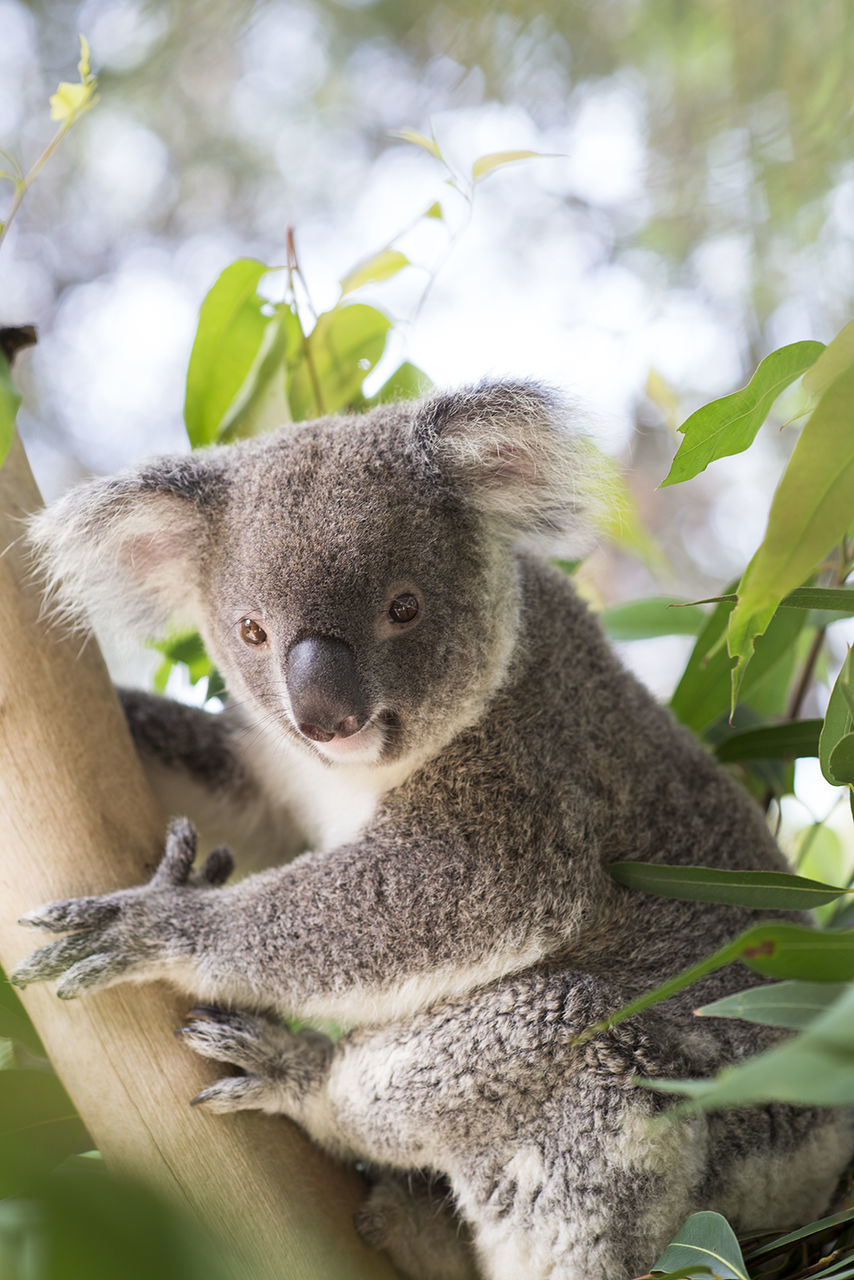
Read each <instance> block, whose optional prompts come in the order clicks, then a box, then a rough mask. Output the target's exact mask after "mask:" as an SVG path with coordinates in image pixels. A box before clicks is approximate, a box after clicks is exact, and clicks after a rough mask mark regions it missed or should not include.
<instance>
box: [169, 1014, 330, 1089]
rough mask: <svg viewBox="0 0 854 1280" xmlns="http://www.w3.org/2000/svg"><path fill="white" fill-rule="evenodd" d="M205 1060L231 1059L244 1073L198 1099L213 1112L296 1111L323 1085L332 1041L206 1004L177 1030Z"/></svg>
mask: <svg viewBox="0 0 854 1280" xmlns="http://www.w3.org/2000/svg"><path fill="white" fill-rule="evenodd" d="M175 1034H176V1035H177V1036H179V1037H180V1038H181V1039H182V1040H183V1041H184V1043H185V1044H187V1045H189V1047H190V1048H191V1049H194V1050H195V1051H196V1053H199V1054H201V1055H202V1057H203V1058H213V1059H214V1060H215V1061H216V1062H230V1063H232V1064H233V1065H234V1066H236V1067H240V1068H241V1070H242V1071H243V1072H244V1074H243V1075H240V1076H226V1077H225V1078H224V1079H223V1080H218V1081H217V1082H216V1084H213V1085H211V1086H210V1087H209V1088H207V1089H203V1090H202V1092H201V1093H200V1094H199V1095H198V1096H197V1097H195V1098H193V1106H204V1107H207V1108H209V1109H210V1110H211V1111H244V1110H247V1109H250V1110H253V1111H266V1112H268V1113H270V1114H277V1113H279V1112H285V1113H286V1114H290V1112H291V1110H292V1108H293V1103H294V1101H296V1100H298V1099H300V1098H303V1097H305V1096H306V1094H308V1093H311V1092H313V1091H314V1090H315V1089H317V1088H318V1087H319V1086H320V1084H321V1083H322V1081H323V1078H324V1076H325V1074H326V1072H327V1070H328V1067H329V1061H330V1058H331V1055H332V1043H331V1041H330V1040H329V1039H328V1037H327V1036H324V1035H321V1034H320V1032H318V1031H300V1032H298V1033H294V1032H293V1031H289V1030H288V1028H287V1027H285V1026H283V1025H282V1024H281V1023H279V1022H274V1021H273V1020H272V1019H270V1018H264V1017H261V1016H259V1015H257V1014H252V1013H243V1012H239V1011H237V1010H230V1009H217V1008H214V1007H212V1006H211V1005H201V1006H200V1007H199V1008H197V1009H193V1010H191V1012H190V1021H189V1022H188V1023H187V1025H186V1026H185V1027H179V1028H178V1030H177V1031H176V1032H175Z"/></svg>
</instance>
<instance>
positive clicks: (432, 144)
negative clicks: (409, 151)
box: [390, 128, 442, 160]
mask: <svg viewBox="0 0 854 1280" xmlns="http://www.w3.org/2000/svg"><path fill="white" fill-rule="evenodd" d="M390 136H391V137H392V138H399V139H400V141H401V142H411V143H412V145H413V146H414V147H421V149H422V151H429V152H430V155H431V156H435V158H436V159H437V160H441V159H442V153H441V151H440V150H439V144H438V142H437V141H436V139H435V138H428V137H427V136H426V135H425V134H423V133H419V132H418V130H417V129H409V128H407V129H394V130H393V131H392V132H391V134H390Z"/></svg>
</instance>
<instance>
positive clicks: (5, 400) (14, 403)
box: [0, 353, 21, 467]
mask: <svg viewBox="0 0 854 1280" xmlns="http://www.w3.org/2000/svg"><path fill="white" fill-rule="evenodd" d="M20 403H21V397H20V396H19V395H18V392H17V391H16V390H15V384H14V383H13V381H12V372H11V370H10V368H9V361H8V360H7V359H6V357H5V356H4V355H3V354H2V353H0V467H2V465H3V462H4V460H5V458H6V454H7V453H8V452H9V446H10V445H11V443H12V437H13V436H14V434H15V417H16V415H17V412H18V405H19V404H20Z"/></svg>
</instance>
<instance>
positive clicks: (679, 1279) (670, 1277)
mask: <svg viewBox="0 0 854 1280" xmlns="http://www.w3.org/2000/svg"><path fill="white" fill-rule="evenodd" d="M654 1274H655V1280H700V1278H701V1277H704V1276H712V1280H714V1276H713V1275H712V1269H711V1267H704V1266H701V1265H698V1264H695V1265H693V1266H688V1267H680V1268H679V1269H678V1271H668V1272H667V1274H666V1275H662V1273H661V1272H659V1271H656V1272H655V1273H654Z"/></svg>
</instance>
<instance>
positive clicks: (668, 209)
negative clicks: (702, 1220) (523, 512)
mask: <svg viewBox="0 0 854 1280" xmlns="http://www.w3.org/2000/svg"><path fill="white" fill-rule="evenodd" d="M78 32H81V33H83V34H84V35H85V36H86V37H87V38H88V40H89V42H90V45H91V50H92V66H93V70H95V71H96V72H97V74H98V77H99V84H100V95H101V96H100V101H99V103H98V105H97V106H96V108H95V109H94V110H93V111H92V112H90V113H89V114H88V115H87V116H86V117H85V118H84V119H83V120H82V121H81V122H80V124H79V125H77V126H76V127H75V129H74V130H73V131H72V133H71V134H70V135H69V137H68V138H66V139H65V141H64V142H63V144H62V147H61V149H60V150H59V152H58V153H57V154H56V156H55V157H54V158H53V159H52V160H51V162H50V164H49V166H48V167H47V168H46V169H45V170H44V172H43V173H42V175H41V176H40V178H39V179H38V181H37V182H36V183H35V185H34V187H33V188H32V190H31V191H30V193H29V194H28V196H27V198H26V201H25V204H24V206H23V207H22V210H21V213H20V215H19V216H18V217H17V219H16V221H15V223H14V225H13V227H12V229H11V232H10V235H9V237H8V239H7V242H6V243H5V244H4V246H3V250H2V252H0V319H2V321H3V322H4V323H7V324H14V323H28V322H35V323H37V324H38V326H39V331H40V340H39V345H38V347H37V348H36V349H35V350H34V351H33V352H32V353H27V355H26V356H24V357H22V359H21V361H20V369H19V380H20V381H21V382H22V390H23V392H24V396H25V400H24V410H23V412H22V414H21V419H20V421H21V429H22V433H23V436H24V439H25V443H26V445H27V448H28V451H29V454H30V457H31V460H32V463H33V466H34V469H35V471H36V474H37V478H38V480H39V482H40V484H41V487H42V490H43V492H44V494H45V496H46V497H47V498H50V497H53V496H55V495H56V494H58V493H59V492H60V491H62V490H63V489H64V488H66V487H67V486H68V485H69V484H70V483H72V482H73V481H74V480H75V479H78V478H79V477H81V476H82V475H84V474H87V473H89V472H91V471H96V472H106V471H110V470H113V469H115V468H117V467H119V466H121V465H122V464H124V463H125V462H128V461H130V460H131V459H133V458H136V457H139V456H140V455H141V454H144V453H150V452H156V451H162V450H173V449H174V450H182V449H185V448H186V447H187V444H186V438H185V435H184V431H183V426H182V417H181V414H182V401H183V379H184V374H185V370H186V366H187V360H188V356H189V351H190V347H191V344H192V339H193V333H194V328H195V323H196V318H197V313H198V307H199V303H200V301H201V299H202V297H203V296H204V294H205V292H206V291H207V289H208V288H209V287H210V286H211V284H212V283H213V281H214V279H215V277H216V275H217V274H218V272H219V271H220V270H221V269H222V268H223V267H225V266H226V265H227V264H228V263H229V262H230V261H232V260H233V259H234V258H236V257H238V256H245V255H252V256H257V257H259V258H261V259H262V260H264V261H266V262H268V263H270V264H281V263H283V262H284V261H285V242H286V229H287V228H288V226H293V227H294V228H295V234H296V242H297V248H298V252H299V256H300V261H301V265H302V268H303V271H304V274H305V277H306V279H307V281H308V284H309V289H310V292H311V296H312V301H313V303H314V305H315V307H316V308H317V309H320V308H322V307H324V306H327V305H330V304H331V302H332V301H333V300H334V298H335V297H336V296H337V292H338V283H337V282H338V280H339V279H340V277H341V276H342V275H343V274H344V273H345V272H346V271H347V270H348V269H349V268H350V267H351V266H352V265H353V263H354V262H355V261H357V260H358V259H360V258H363V257H365V256H366V255H368V254H370V253H372V252H373V251H375V250H377V249H380V248H381V247H382V246H384V245H386V244H388V243H389V242H390V241H392V240H393V241H394V244H395V246H396V247H400V248H402V249H403V250H404V251H405V252H406V253H407V254H408V256H409V257H410V258H411V259H412V260H413V262H415V263H417V264H420V266H413V267H410V268H407V269H406V270H405V271H403V272H402V273H401V274H400V275H399V276H397V277H395V279H394V280H393V281H389V282H387V283H385V284H381V285H378V286H376V288H375V290H374V291H373V292H371V291H370V290H369V291H368V298H369V300H370V301H372V302H376V304H377V305H379V306H382V307H383V308H385V309H386V310H388V311H389V312H390V314H392V315H393V316H394V317H395V319H396V320H397V321H399V325H398V327H397V329H396V331H395V337H394V350H393V351H392V352H391V353H390V354H389V361H388V366H387V367H386V369H385V372H386V373H387V372H388V369H389V368H391V367H393V363H394V362H395V361H399V360H400V359H401V358H402V357H406V358H408V359H410V360H412V361H414V362H415V363H416V364H418V365H419V366H421V367H422V368H423V369H424V370H425V371H426V372H427V374H428V375H429V376H430V378H431V379H432V380H433V381H434V382H435V383H438V384H441V385H444V386H454V385H457V384H460V383H463V382H469V381H472V380H474V379H477V378H479V377H481V376H484V375H498V376H505V375H522V376H536V377H542V378H545V379H547V380H548V381H550V382H552V383H554V384H556V385H557V386H558V387H560V388H562V389H563V390H565V391H566V392H568V393H569V394H570V395H572V396H574V397H577V399H578V400H579V401H580V402H581V403H582V405H583V406H584V413H585V415H586V417H587V418H588V419H589V421H590V422H591V424H592V430H593V432H594V435H595V436H596V438H597V440H598V441H599V443H600V445H601V447H602V448H603V449H604V450H605V451H606V452H607V453H609V454H610V455H612V456H613V457H614V458H615V459H617V460H619V462H620V464H621V465H622V466H623V467H625V469H626V474H627V477H628V481H629V485H630V488H631V491H632V494H633V498H634V502H635V504H636V506H637V509H638V512H639V514H640V516H641V518H642V521H643V524H644V526H645V527H646V529H647V530H648V531H649V534H650V536H651V538H652V540H653V542H654V546H650V545H649V544H645V545H640V542H639V543H638V545H637V546H636V548H635V551H634V552H633V551H632V549H631V547H629V548H628V549H627V548H625V547H623V548H616V549H615V548H613V547H604V548H602V549H600V551H598V552H597V553H596V554H595V555H594V557H592V559H591V561H590V562H589V564H588V565H587V566H586V568H585V570H584V584H585V590H587V591H588V593H589V594H590V595H591V596H593V597H594V598H596V599H598V600H599V601H601V602H604V603H613V602H615V601H618V600H621V599H625V598H631V597H634V596H639V595H643V594H650V593H652V592H658V593H661V592H662V591H667V592H675V593H678V594H682V595H684V596H685V597H686V598H694V599H696V598H698V597H701V596H705V595H708V594H711V593H713V592H715V591H720V590H723V589H725V584H726V583H727V582H728V581H729V580H730V579H732V578H734V577H737V576H738V575H739V574H740V572H741V570H742V569H743V567H744V564H745V562H746V560H747V559H748V558H749V556H750V555H751V554H752V552H753V550H754V549H755V547H756V545H757V543H758V542H759V540H760V539H761V537H762V533H763V530H764V524H765V518H766V514H767V510H768V506H769V504H770V500H771V496H772V492H773V488H774V484H775V483H776V479H777V476H778V474H779V471H780V468H781V463H782V460H783V459H784V457H785V456H786V455H787V452H788V450H789V449H790V448H791V445H792V443H793V435H794V433H793V432H787V431H786V430H785V422H786V419H787V416H788V415H789V412H790V406H789V407H788V408H787V405H788V402H787V401H786V399H785V398H784V399H783V401H781V405H780V411H779V415H778V423H779V425H780V427H781V428H783V429H782V430H780V431H776V430H774V428H773V426H772V427H771V429H769V428H768V427H766V428H764V429H763V432H762V434H761V436H760V438H759V440H758V441H757V444H756V445H755V446H754V448H753V449H751V451H750V452H749V453H748V454H746V455H742V456H741V457H739V458H735V459H728V460H725V461H723V462H719V463H716V464H715V465H714V466H713V467H712V468H711V469H710V471H709V472H708V473H706V474H704V475H703V476H700V477H698V478H697V479H696V480H694V481H692V482H691V483H690V485H689V486H688V487H684V486H677V487H676V488H673V489H667V490H663V491H657V486H658V484H659V483H660V481H661V479H662V478H663V476H664V475H665V474H666V471H667V469H668V466H669V463H670V460H671V458H672V455H673V453H674V452H675V448H676V437H675V434H674V432H675V427H676V426H677V425H678V424H679V423H680V422H681V421H683V420H684V418H685V417H687V415H688V414H689V413H690V412H691V411H692V410H693V409H694V408H695V407H697V406H698V405H699V404H701V403H703V402H705V401H707V400H709V399H711V398H713V397H715V396H718V395H723V394H725V393H727V392H729V391H731V390H733V389H735V388H736V387H738V386H740V385H742V384H743V383H744V382H745V381H746V380H747V378H748V377H749V375H750V373H751V372H752V371H753V369H754V367H755V365H756V364H757V363H758V361H759V360H760V359H761V358H762V356H763V355H765V354H766V353H767V352H768V351H770V350H772V349H773V348H775V347H778V346H780V345H782V344H784V343H788V342H794V341H797V340H799V339H803V338H817V339H820V340H822V341H828V340H829V339H830V338H831V337H832V336H833V335H834V334H835V333H836V331H837V330H838V329H839V328H840V327H841V326H842V325H843V324H844V323H845V322H846V321H847V320H848V319H850V317H851V314H852V294H854V147H852V96H854V82H853V81H852V76H851V67H852V66H854V7H852V6H851V4H850V0H810V3H809V4H804V3H802V2H798V0H741V2H738V0H542V2H541V4H540V5H538V6H537V7H536V8H535V7H534V6H533V5H532V4H531V3H530V2H529V0H504V3H502V4H501V5H500V6H496V5H495V4H493V3H488V4H487V3H486V2H485V0H454V2H453V4H451V3H450V2H449V0H432V2H426V3H424V2H419V3H415V2H414V0H255V2H254V3H253V2H251V0H245V2H240V0H228V2H226V0H182V2H181V3H178V2H177V0H174V2H172V3H169V2H167V0H148V2H145V0H84V3H79V2H77V0H49V2H48V0H45V2H44V3H24V2H23V0H0V147H2V148H3V149H4V150H6V151H7V152H10V153H12V154H13V155H14V156H15V158H16V159H17V160H18V162H19V163H21V164H22V165H23V167H24V168H27V167H28V166H29V165H30V164H31V163H32V161H33V160H34V159H35V158H36V157H37V155H38V154H39V152H40V151H41V149H42V148H43V147H44V145H45V143H46V142H47V141H48V139H49V138H50V136H51V134H52V132H53V128H54V126H52V124H51V122H50V119H49V114H48V109H47V98H48V95H49V94H50V93H52V92H53V90H54V89H55V87H56V85H57V82H58V81H59V80H63V79H64V80H74V79H76V69H75V68H76V62H77V57H78V53H77V33H78ZM405 127H409V128H415V129H418V130H420V131H421V132H422V133H425V134H427V135H430V134H431V131H433V132H434V133H435V137H436V139H437V140H438V143H439V145H440V147H441V149H442V152H443V154H444V155H445V156H446V157H447V158H448V160H449V161H450V163H451V165H452V166H453V168H454V170H455V172H457V173H458V174H459V175H460V180H461V185H463V186H465V179H466V175H468V174H469V173H470V170H471V164H472V162H473V160H474V159H475V158H476V157H477V156H479V155H481V154H483V153H485V152H492V151H500V150H508V149H532V150H536V151H538V152H542V153H544V155H543V157H542V158H538V159H532V160H527V161H524V162H521V163H518V164H513V165H510V166H508V167H506V168H504V169H501V170H500V171H497V172H495V173H494V174H492V175H491V176H490V177H488V178H487V179H486V180H485V181H484V182H483V183H482V184H480V185H478V187H477V190H476V193H475V198H474V200H473V202H472V203H471V205H470V204H469V203H468V202H467V200H466V199H464V198H463V197H462V196H461V195H460V193H459V191H458V190H457V189H455V188H454V187H453V186H450V185H448V183H447V181H446V179H447V177H448V173H447V171H446V169H445V168H443V166H442V164H441V163H440V162H439V161H438V160H437V159H436V158H434V157H433V156H431V155H430V154H429V153H428V152H427V151H425V150H423V149H418V148H417V147H413V146H412V145H411V144H408V143H406V142H402V141H400V140H399V139H395V138H394V137H393V132H394V131H395V130H399V129H401V128H405ZM3 194H5V192H4V189H3V188H2V187H0V197H2V195H3ZM8 195H9V197H10V196H11V188H9V189H8ZM437 200H438V201H440V203H441V207H442V210H443V214H444V216H443V218H442V219H441V220H438V219H432V220H431V219H427V220H423V219H420V215H421V214H422V213H423V211H424V210H425V208H427V207H428V206H430V205H431V204H432V203H433V202H434V201H437ZM0 216H2V214H0ZM413 224H416V225H413ZM407 228H409V230H407ZM395 237H398V238H395ZM425 289H426V292H425ZM377 372H378V374H379V373H380V372H381V371H379V370H378V371H377ZM380 380H381V378H378V381H380ZM629 541H631V538H629ZM641 541H642V540H641ZM846 625H847V624H842V625H841V626H837V627H835V628H834V629H833V635H832V641H831V644H832V646H835V652H836V653H837V656H839V655H841V653H842V652H844V647H845V637H846V631H845V628H846ZM691 643H692V640H691V637H667V638H664V639H660V640H655V641H650V642H639V643H635V644H632V645H627V646H625V650H626V656H627V659H628V660H629V661H630V662H631V663H632V665H633V666H634V667H635V669H636V670H638V672H639V673H640V674H641V675H642V677H643V678H644V679H646V680H647V681H648V683H649V684H650V685H651V686H652V687H653V689H654V690H655V691H656V692H657V693H659V694H660V695H661V696H666V695H667V694H668V693H669V692H670V690H671V689H672V686H673V683H674V681H675V679H676V678H677V676H678V674H679V672H680V670H681V668H682V666H683V663H684V659H685V655H686V653H687V651H688V649H689V648H690V645H691ZM832 651H833V650H832ZM819 710H821V708H819ZM814 763H815V762H814V761H803V762H801V763H800V764H799V766H798V768H799V771H800V773H801V775H802V778H803V782H802V785H801V786H800V788H799V790H800V792H801V794H803V795H804V796H805V797H806V801H807V804H808V807H809V809H810V812H814V811H815V809H816V806H817V807H818V808H821V806H822V805H823V804H825V803H826V804H827V805H829V804H830V802H831V800H835V799H836V798H837V796H836V793H833V792H832V791H831V789H830V788H826V791H827V793H829V794H828V795H825V794H824V792H823V791H822V790H821V788H822V786H823V785H824V784H821V783H820V780H819V781H816V780H815V779H813V778H811V775H810V771H812V772H813V773H817V765H816V766H815V769H813V765H814Z"/></svg>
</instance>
